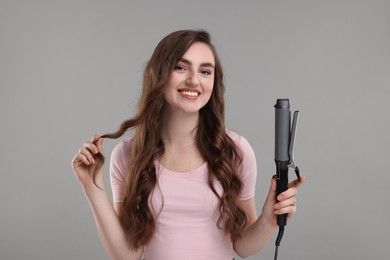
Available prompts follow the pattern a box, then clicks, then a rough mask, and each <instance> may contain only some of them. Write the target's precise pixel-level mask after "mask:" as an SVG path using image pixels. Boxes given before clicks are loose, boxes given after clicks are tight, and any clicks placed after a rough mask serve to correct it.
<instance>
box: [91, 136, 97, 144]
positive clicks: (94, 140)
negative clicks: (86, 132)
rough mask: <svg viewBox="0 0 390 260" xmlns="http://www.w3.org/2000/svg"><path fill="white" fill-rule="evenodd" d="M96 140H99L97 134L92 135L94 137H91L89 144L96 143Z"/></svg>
mask: <svg viewBox="0 0 390 260" xmlns="http://www.w3.org/2000/svg"><path fill="white" fill-rule="evenodd" d="M98 139H99V136H98V135H97V134H94V135H93V136H92V139H91V142H92V143H94V142H96V141H97V140H98Z"/></svg>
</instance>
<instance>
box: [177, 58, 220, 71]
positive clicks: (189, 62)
mask: <svg viewBox="0 0 390 260" xmlns="http://www.w3.org/2000/svg"><path fill="white" fill-rule="evenodd" d="M179 61H181V62H184V63H185V64H187V65H189V66H190V65H192V62H191V61H189V60H187V59H184V58H181V59H179ZM200 67H212V68H213V69H215V66H214V64H212V63H210V62H204V63H201V64H200Z"/></svg>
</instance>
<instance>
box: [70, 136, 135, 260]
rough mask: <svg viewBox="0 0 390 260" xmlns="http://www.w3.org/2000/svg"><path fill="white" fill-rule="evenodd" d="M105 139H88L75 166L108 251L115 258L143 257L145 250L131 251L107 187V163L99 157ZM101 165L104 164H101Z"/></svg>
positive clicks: (116, 259) (130, 259) (100, 235)
mask: <svg viewBox="0 0 390 260" xmlns="http://www.w3.org/2000/svg"><path fill="white" fill-rule="evenodd" d="M102 141H103V140H102V139H98V137H97V136H94V137H93V138H92V140H91V142H85V143H84V145H83V147H82V148H81V149H80V150H79V152H78V153H77V154H76V156H75V157H74V159H73V161H72V168H73V170H74V172H75V174H76V177H77V179H78V180H79V182H80V184H81V186H82V188H83V190H84V193H85V196H86V198H87V200H88V202H89V205H90V207H91V210H92V213H93V216H94V219H95V223H96V227H97V230H98V233H99V237H100V240H101V242H102V244H103V246H104V248H105V250H106V252H107V253H108V254H109V255H110V257H111V258H112V259H115V260H122V259H123V260H125V259H126V260H139V259H141V257H142V253H143V252H142V249H139V250H138V251H132V250H130V248H129V246H128V244H127V241H126V239H125V235H124V231H123V229H122V226H121V224H120V222H119V219H118V215H117V214H116V211H115V210H114V207H113V205H112V203H111V201H110V200H109V197H108V194H107V191H106V188H105V184H104V179H103V168H104V167H103V165H102V164H103V162H102V161H100V159H99V157H98V156H96V155H97V154H98V153H99V152H101V151H102ZM99 164H100V167H99V166H97V165H99ZM98 168H99V169H98ZM97 169H98V170H97ZM95 171H98V172H97V175H96V184H97V185H98V186H99V187H100V188H99V187H97V186H96V185H95V184H94V183H93V180H92V173H93V172H95Z"/></svg>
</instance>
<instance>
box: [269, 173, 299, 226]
mask: <svg viewBox="0 0 390 260" xmlns="http://www.w3.org/2000/svg"><path fill="white" fill-rule="evenodd" d="M304 180H305V177H304V176H301V182H299V181H298V180H294V181H292V182H290V183H289V185H288V189H287V190H286V191H284V192H282V193H280V194H279V195H278V196H277V198H276V199H275V197H276V179H275V178H272V181H271V186H270V189H269V192H268V196H267V199H266V201H265V203H264V206H263V210H262V213H261V217H262V218H263V221H265V222H267V223H269V224H271V226H272V227H277V222H276V215H282V214H288V215H287V216H288V217H287V218H288V219H290V218H292V217H293V216H294V215H295V212H296V211H297V198H296V195H297V192H298V188H299V186H301V185H302V183H303V182H304Z"/></svg>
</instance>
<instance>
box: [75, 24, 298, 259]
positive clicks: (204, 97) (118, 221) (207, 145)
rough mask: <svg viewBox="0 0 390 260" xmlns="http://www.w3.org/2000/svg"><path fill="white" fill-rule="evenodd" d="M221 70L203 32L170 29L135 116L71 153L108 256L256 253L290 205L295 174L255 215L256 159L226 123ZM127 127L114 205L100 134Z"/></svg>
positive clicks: (115, 165) (117, 153) (115, 172)
mask: <svg viewBox="0 0 390 260" xmlns="http://www.w3.org/2000/svg"><path fill="white" fill-rule="evenodd" d="M223 93H224V85H223V73H222V67H221V64H220V61H219V59H218V55H217V53H216V51H215V49H214V46H213V45H212V43H211V42H210V36H209V34H208V33H207V32H205V31H192V30H183V31H177V32H173V33H171V34H169V35H168V36H166V37H165V38H164V39H162V40H161V42H160V43H159V44H158V45H157V47H156V49H155V51H154V53H153V55H152V57H151V59H150V60H149V62H148V64H147V66H146V69H145V72H144V81H143V92H142V95H141V98H140V101H139V105H138V111H137V114H136V116H135V117H134V118H132V119H129V120H127V121H125V122H123V123H122V125H121V126H120V128H119V130H118V131H117V132H115V133H113V134H107V135H103V136H100V137H99V136H97V135H95V136H94V137H93V138H92V140H91V141H90V142H85V143H84V145H83V146H82V147H81V149H80V150H79V152H78V153H77V154H76V156H75V157H74V159H73V161H72V167H73V170H74V172H75V174H76V176H77V178H78V180H79V181H80V183H81V185H82V187H83V189H84V191H85V194H86V197H87V199H88V201H89V203H90V206H91V209H92V212H93V214H94V218H95V222H96V226H97V229H98V232H99V236H100V239H101V241H102V243H103V245H104V247H105V249H106V251H107V252H108V254H109V255H110V256H111V257H112V258H113V259H140V258H141V257H142V256H143V255H144V257H145V259H147V260H155V259H169V260H172V259H202V260H203V259H218V260H220V259H233V257H234V251H235V252H236V253H237V254H238V255H240V256H242V257H245V256H248V255H253V254H255V253H256V252H258V251H259V250H261V248H263V247H264V245H265V244H266V243H267V241H268V240H269V239H270V238H271V236H272V234H273V233H274V231H275V230H276V228H277V225H276V215H277V214H285V213H287V214H288V215H289V217H291V216H293V215H294V213H295V211H296V206H295V205H296V192H297V188H298V183H296V182H293V183H291V184H290V188H289V189H288V190H287V191H285V192H284V193H282V194H280V195H279V196H278V198H277V201H276V202H275V186H276V184H275V180H272V182H271V186H270V191H269V194H268V197H267V199H266V201H265V204H264V206H263V209H262V213H261V215H260V216H257V213H256V207H255V199H254V193H255V192H254V189H255V181H256V159H255V156H254V153H253V150H252V148H251V146H250V145H249V143H248V142H247V141H246V139H245V138H244V137H242V136H239V135H238V134H236V133H234V132H232V131H229V130H226V129H225V124H224V97H223ZM128 129H133V130H135V131H134V134H133V136H131V137H129V138H128V139H124V140H122V141H121V142H120V143H119V144H118V145H117V146H116V147H115V149H114V150H113V152H112V156H111V164H110V175H111V185H112V191H113V199H114V205H113V206H112V204H111V202H110V201H109V197H108V194H107V192H106V189H105V184H104V180H103V167H102V165H103V161H104V160H103V156H102V155H101V152H102V143H103V138H118V137H120V136H122V135H123V134H124V133H125V132H126V131H127V130H128Z"/></svg>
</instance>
